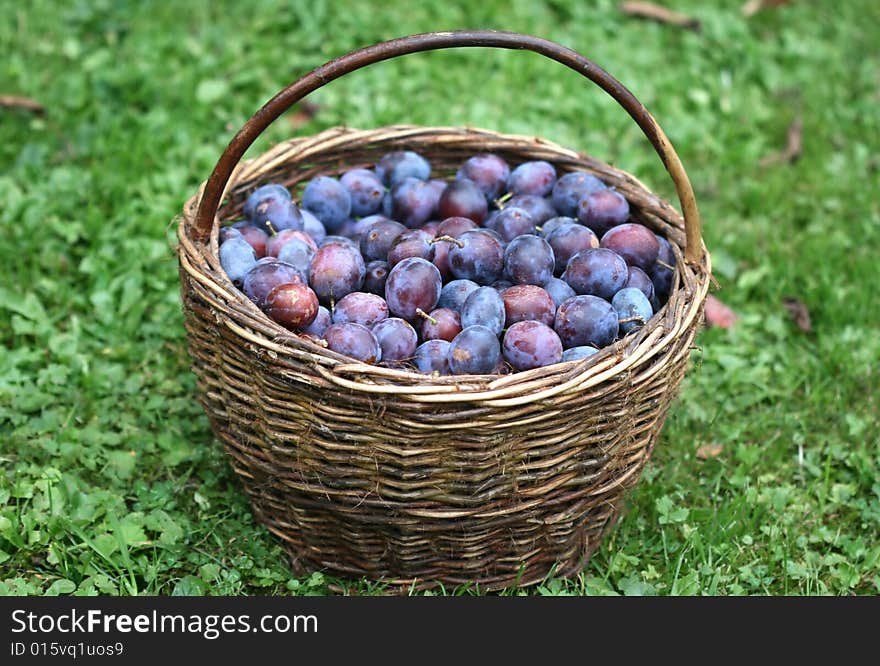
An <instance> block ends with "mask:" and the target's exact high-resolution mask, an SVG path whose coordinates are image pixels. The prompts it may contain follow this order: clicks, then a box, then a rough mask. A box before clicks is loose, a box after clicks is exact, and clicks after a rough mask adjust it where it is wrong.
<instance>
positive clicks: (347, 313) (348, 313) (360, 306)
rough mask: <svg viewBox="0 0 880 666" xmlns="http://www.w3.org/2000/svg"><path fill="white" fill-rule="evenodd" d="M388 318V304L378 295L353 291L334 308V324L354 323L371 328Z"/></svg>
mask: <svg viewBox="0 0 880 666" xmlns="http://www.w3.org/2000/svg"><path fill="white" fill-rule="evenodd" d="M387 316H388V304H387V303H386V302H385V299H384V298H382V297H381V296H377V295H376V294H368V293H366V292H363V291H353V292H351V293H349V294H346V295H345V296H343V297H342V298H340V299H339V301H338V302H337V303H336V305H335V306H334V307H333V323H334V324H344V323H345V322H349V321H353V322H355V323H356V324H363V325H364V326H367V327H371V326H372V325H373V324H375V323H376V322H379V321H381V320H382V319H385V318H386V317H387Z"/></svg>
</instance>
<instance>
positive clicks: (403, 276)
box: [385, 257, 443, 322]
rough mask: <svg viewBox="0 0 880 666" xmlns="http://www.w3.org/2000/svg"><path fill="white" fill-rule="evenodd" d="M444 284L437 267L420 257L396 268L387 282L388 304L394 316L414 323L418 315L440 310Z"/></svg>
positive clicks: (413, 258)
mask: <svg viewBox="0 0 880 666" xmlns="http://www.w3.org/2000/svg"><path fill="white" fill-rule="evenodd" d="M442 286H443V281H442V280H441V278H440V271H439V270H437V267H436V266H435V265H434V264H432V263H431V262H430V261H427V260H426V259H422V258H421V257H409V258H408V259H404V260H403V261H401V262H400V263H399V264H397V265H396V266H394V268H392V269H391V271H390V272H389V273H388V280H387V281H386V282H385V300H386V301H387V303H388V309H389V310H390V312H391V313H392V314H394V315H395V316H397V317H400V318H401V319H406V320H407V321H410V322H412V321H415V320H416V318H417V317H418V311H419V310H421V311H422V312H430V311H431V310H433V309H434V308H435V307H436V306H437V301H438V300H439V298H440V289H441V287H442Z"/></svg>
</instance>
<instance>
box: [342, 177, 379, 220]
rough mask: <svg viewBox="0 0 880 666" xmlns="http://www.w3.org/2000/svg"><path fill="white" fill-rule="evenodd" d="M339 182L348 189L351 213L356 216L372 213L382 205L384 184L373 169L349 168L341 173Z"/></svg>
mask: <svg viewBox="0 0 880 666" xmlns="http://www.w3.org/2000/svg"><path fill="white" fill-rule="evenodd" d="M339 183H340V184H341V185H342V186H343V187H344V188H345V189H346V190H348V195H349V198H350V199H351V214H352V215H356V216H357V217H364V216H366V215H372V214H373V213H375V212H376V211H378V210H379V208H380V207H381V206H382V199H383V197H384V196H385V185H384V184H383V183H382V180H381V179H380V178H379V176H377V175H376V172H375V171H372V170H370V169H351V170H350V171H346V172H345V173H344V174H342V177H341V178H340V179H339Z"/></svg>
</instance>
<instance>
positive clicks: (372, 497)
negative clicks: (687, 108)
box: [178, 32, 710, 592]
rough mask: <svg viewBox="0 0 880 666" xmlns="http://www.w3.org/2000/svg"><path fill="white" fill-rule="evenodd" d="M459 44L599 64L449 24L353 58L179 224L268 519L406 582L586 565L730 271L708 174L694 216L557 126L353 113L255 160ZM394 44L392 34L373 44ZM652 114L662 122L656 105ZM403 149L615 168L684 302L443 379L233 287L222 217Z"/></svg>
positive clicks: (220, 170)
mask: <svg viewBox="0 0 880 666" xmlns="http://www.w3.org/2000/svg"><path fill="white" fill-rule="evenodd" d="M417 39H421V40H422V41H421V42H419V41H413V40H417ZM512 44H516V46H512ZM536 44H537V45H538V46H540V47H541V49H543V50H540V51H539V49H538V48H533V46H534V45H536ZM548 44H549V45H550V46H548ZM389 45H390V46H389ZM453 46H497V47H502V48H527V49H531V50H534V51H539V52H541V53H543V54H544V55H547V52H546V51H547V49H550V48H553V49H559V50H560V51H559V53H562V54H563V55H565V56H566V57H575V56H576V57H577V58H579V59H580V60H585V59H583V58H582V57H581V56H577V54H574V56H571V55H570V54H573V53H574V52H570V51H568V50H567V49H563V48H562V47H559V46H557V45H553V44H552V43H550V42H545V41H544V40H539V39H537V38H533V37H526V36H523V35H513V34H511V33H494V32H468V33H442V34H441V33H434V34H432V35H421V36H416V37H410V38H403V39H400V40H394V41H392V42H386V43H384V44H382V45H377V46H376V47H370V49H365V50H362V51H357V52H354V53H353V54H349V56H346V57H345V58H342V59H337V60H336V61H332V62H331V63H328V65H325V66H324V68H319V69H318V70H315V72H312V73H311V74H310V75H307V76H306V77H303V79H300V80H299V81H298V82H296V83H294V84H293V85H292V86H291V87H289V88H288V89H286V91H285V92H288V91H290V90H291V89H293V93H291V94H289V95H288V96H287V97H283V95H282V94H279V96H277V97H276V98H273V100H272V101H271V102H270V103H269V104H267V106H266V107H264V109H262V110H261V112H260V113H258V114H257V115H255V116H254V119H252V121H251V123H253V124H254V125H251V124H249V125H248V126H246V127H245V130H243V132H240V133H239V135H238V136H237V137H236V140H234V141H233V143H231V144H230V148H229V149H227V152H226V153H224V155H223V157H222V158H221V160H220V163H218V167H217V169H215V172H214V174H212V177H211V179H209V180H208V181H207V183H206V184H205V185H203V186H202V188H200V190H199V193H198V194H197V195H196V196H194V197H193V198H191V199H190V200H189V201H188V202H187V204H186V206H185V209H184V213H183V217H182V220H181V221H180V224H179V227H178V238H179V262H180V277H181V288H182V298H183V311H184V315H185V324H186V330H187V335H188V344H189V353H190V356H191V358H192V361H193V366H192V368H193V371H194V372H195V374H196V376H197V386H198V399H199V401H200V402H201V404H202V405H203V407H204V409H205V411H206V413H207V415H208V418H209V421H210V425H211V428H212V430H213V432H214V434H215V435H216V436H217V438H218V439H219V440H220V441H221V442H222V443H223V446H224V447H225V450H226V452H227V453H228V454H229V459H230V461H231V464H232V467H233V468H234V470H235V472H236V474H237V475H238V476H239V478H240V479H241V480H242V482H243V485H244V488H245V490H246V492H247V494H248V496H249V498H250V501H251V503H252V506H253V509H254V512H255V514H256V516H257V518H258V520H259V521H260V522H261V523H263V524H264V525H266V526H267V527H268V529H269V530H270V531H271V532H272V533H273V534H275V535H277V536H278V537H280V538H281V539H282V540H283V541H284V543H285V545H286V547H287V549H288V551H289V553H290V556H291V559H292V562H293V566H294V568H295V569H296V570H297V571H299V572H302V571H306V572H307V571H314V570H321V571H324V572H326V573H328V574H331V575H334V576H339V577H343V578H354V579H359V578H361V577H365V578H367V579H370V580H373V581H380V582H383V583H386V584H388V585H389V586H391V587H393V588H397V589H398V590H399V591H402V592H403V591H408V590H412V589H423V588H430V587H434V586H437V585H440V584H442V585H444V586H447V587H449V586H459V585H473V586H477V587H478V588H479V589H480V590H486V591H488V590H498V589H502V588H508V587H512V586H516V585H520V586H524V585H531V584H535V583H538V582H540V581H541V580H543V579H544V578H545V577H547V576H548V575H550V574H555V575H559V576H569V575H573V574H576V573H578V572H579V571H581V570H582V569H583V567H584V566H585V565H586V563H587V561H588V559H589V557H590V555H591V553H592V552H593V551H594V550H595V549H596V547H597V546H598V545H599V544H600V542H601V541H602V539H603V537H604V536H605V535H606V534H607V532H608V531H609V529H611V527H612V526H613V524H614V522H615V520H616V518H617V516H618V514H619V511H620V508H621V504H622V501H623V500H624V498H625V494H626V491H627V490H628V489H630V488H632V487H633V486H634V485H635V484H636V483H637V482H638V480H639V478H640V475H641V472H642V469H643V467H644V465H645V463H646V462H647V460H648V459H649V457H650V455H651V452H652V449H653V447H654V445H655V443H656V441H657V438H658V436H659V434H660V431H661V428H662V426H663V423H664V420H665V418H666V415H667V411H668V409H669V406H670V403H671V402H672V401H673V400H674V398H675V396H676V394H677V392H678V389H679V385H680V383H681V380H682V378H683V376H684V374H685V372H686V370H687V367H688V363H689V359H690V353H691V347H692V344H693V340H694V337H695V335H696V334H697V331H698V329H699V327H700V325H701V322H702V314H703V306H704V302H705V298H706V294H707V291H708V288H709V273H710V265H709V256H708V253H706V251H705V247H704V246H703V243H702V240H701V238H700V235H699V226H698V219H688V217H689V215H688V213H689V211H693V212H692V213H691V214H690V216H691V217H692V218H695V211H696V209H695V207H693V205H692V199H693V195H692V192H691V191H690V184H689V183H687V182H686V177H684V182H682V179H681V178H680V177H678V178H676V173H675V170H674V169H671V168H670V173H672V174H673V180H674V181H675V182H676V187H677V188H678V192H679V195H680V199H681V200H682V204H683V208H685V209H686V212H685V219H687V220H688V222H687V223H685V219H683V218H682V217H681V216H680V215H679V214H678V212H677V211H676V210H675V209H674V208H673V207H672V206H671V205H669V204H668V203H667V202H665V201H663V200H662V199H660V198H659V197H657V196H656V195H654V194H652V193H651V192H650V191H649V190H648V189H647V188H646V187H645V186H644V185H642V184H641V183H640V182H639V181H638V180H637V179H636V178H634V177H633V176H631V175H629V174H627V173H625V172H623V171H620V170H618V169H615V168H613V167H611V166H609V165H607V164H604V163H602V162H600V161H598V160H595V159H592V158H590V157H587V156H585V155H583V154H579V153H576V152H573V151H571V150H567V149H565V148H562V147H560V146H557V145H555V144H553V143H550V142H548V141H545V140H542V139H537V138H534V137H524V136H511V135H502V134H498V133H495V132H491V131H487V130H475V129H462V128H445V127H414V126H393V127H385V128H380V129H371V130H355V129H348V128H334V129H331V130H327V131H325V132H322V133H321V134H318V135H316V136H311V137H306V138H297V139H292V140H289V141H286V142H283V143H280V144H278V145H276V146H275V147H273V148H272V149H271V150H269V151H268V152H266V153H264V154H263V155H261V156H259V157H257V158H254V159H251V160H246V161H241V155H243V154H244V150H245V149H246V148H247V146H248V145H250V143H251V142H252V141H253V139H254V138H255V137H256V136H257V135H258V134H259V133H260V132H261V131H262V129H264V128H265V126H267V125H268V124H269V123H270V122H272V121H273V120H274V119H275V118H276V117H277V116H278V115H280V113H281V112H282V111H283V110H284V109H286V108H288V107H289V106H290V104H292V103H293V102H295V101H297V100H298V99H300V98H301V97H302V96H304V95H305V94H307V93H308V92H309V91H310V89H314V87H317V86H319V85H321V84H323V82H325V81H326V80H331V79H332V78H336V77H337V76H341V75H342V74H344V73H346V72H347V71H351V70H352V69H356V68H358V67H361V66H363V65H364V64H369V63H370V62H374V61H377V60H380V59H385V58H387V57H390V56H389V55H388V53H389V52H390V53H391V55H398V54H400V53H409V52H414V51H419V50H429V49H434V48H447V47H453ZM378 48H385V49H391V51H385V52H378V53H379V55H374V56H372V58H373V59H372V60H371V59H370V58H369V57H365V56H364V55H363V54H365V53H366V54H368V55H369V54H370V53H371V52H372V51H371V49H373V50H375V49H378ZM395 49H396V50H395ZM380 56H381V57H380ZM357 57H360V60H358V59H357ZM550 57H554V59H557V60H559V61H560V62H563V60H562V59H561V57H557V56H556V54H554V55H552V56H550ZM346 58H348V61H347V62H346V61H345V59H346ZM340 62H342V63H343V64H342V65H339V63H340ZM586 62H589V61H586ZM565 64H569V63H567V62H566V63H565ZM332 67H336V69H330V70H329V71H328V68H332ZM322 69H323V71H322ZM596 70H597V71H598V72H599V73H600V74H601V75H602V76H608V75H607V74H605V73H604V72H602V70H598V68H596ZM593 74H594V76H599V75H598V74H595V71H594V72H593ZM309 77H315V79H314V80H313V81H311V84H310V83H309V81H310V79H309ZM588 78H591V79H592V80H595V79H594V77H593V76H588ZM608 78H609V79H610V77H608ZM610 80H611V81H613V79H610ZM303 81H305V82H306V83H303ZM315 81H318V83H315ZM309 85H312V87H311V88H309ZM599 85H600V86H601V87H603V88H605V86H604V85H602V82H601V81H600V82H599ZM618 85H619V84H618ZM297 86H299V88H297ZM621 88H622V87H621ZM623 90H624V91H625V89H623ZM606 91H607V88H606ZM616 92H619V91H616ZM627 94H629V93H627ZM616 98H617V97H616ZM279 99H280V100H281V101H277V100H279ZM633 99H634V98H633ZM291 100H293V101H291ZM618 101H620V100H618ZM273 103H275V106H274V107H272V106H271V105H272V104H273ZM638 108H642V107H641V106H640V105H639V107H638ZM266 109H269V110H268V111H266ZM627 110H628V111H630V114H631V115H633V112H632V111H631V110H630V109H627ZM642 110H643V108H642ZM261 113H262V114H263V115H262V116H261V115H260V114H261ZM644 113H645V116H646V118H647V119H648V120H645V119H644V118H642V119H641V120H642V121H643V122H644V123H648V124H650V123H653V122H654V121H653V118H651V117H650V115H648V114H647V112H644ZM640 124H641V122H640ZM658 131H659V128H658ZM243 135H244V136H243ZM659 137H660V138H659V139H657V140H656V141H655V138H657V137H656V136H651V135H650V134H649V138H651V139H652V142H653V143H654V144H655V148H658V145H659V146H661V147H662V148H663V150H664V151H667V152H665V153H663V152H661V157H663V158H664V162H665V163H667V167H669V161H668V160H669V159H670V155H671V156H672V157H674V151H672V149H671V146H669V145H668V142H666V139H665V137H664V136H663V135H662V133H660V135H659ZM236 141H238V143H236ZM402 149H406V150H414V151H416V152H419V153H421V154H422V155H424V156H425V157H426V158H427V159H428V160H429V161H430V162H431V165H432V168H433V172H432V177H452V176H454V174H455V171H456V170H457V168H458V167H459V166H460V165H461V163H462V162H463V161H464V160H465V159H467V158H468V157H470V156H472V155H474V154H477V153H483V152H492V153H496V154H498V155H499V156H501V157H503V158H504V159H505V160H507V161H508V163H509V164H511V166H515V165H517V164H520V163H522V162H525V161H529V160H546V161H548V162H550V163H552V164H553V165H554V166H555V167H556V169H557V171H558V173H559V175H560V176H561V175H562V174H563V173H566V172H569V171H587V172H590V173H592V174H595V175H596V176H598V177H599V178H601V179H602V180H603V181H605V182H606V183H607V184H608V185H610V186H612V187H614V188H616V189H617V190H618V191H619V192H620V193H621V194H623V195H624V196H625V197H626V199H627V200H628V201H629V204H630V207H631V211H632V218H633V219H634V220H635V221H638V222H641V223H642V224H645V225H646V226H648V227H649V228H650V229H652V230H653V231H654V232H656V233H657V234H660V235H662V236H664V237H665V238H667V240H669V242H670V244H671V245H672V248H673V251H674V253H675V255H676V258H677V259H678V261H677V266H676V269H675V276H674V280H673V287H672V290H671V294H670V296H669V299H668V301H667V302H666V304H665V305H664V306H663V307H662V308H661V310H660V311H659V312H658V313H656V314H655V315H654V317H653V318H652V319H651V320H650V321H648V322H647V323H646V325H645V326H643V327H642V328H641V329H639V330H638V331H636V332H633V333H630V334H629V335H627V336H625V337H624V338H622V339H621V340H619V341H618V342H616V343H614V344H612V345H610V346H608V347H606V348H604V349H603V350H601V351H600V353H598V354H596V355H594V356H592V357H590V358H588V359H584V360H581V361H572V362H567V363H559V364H556V365H552V366H548V367H544V368H539V369H535V370H530V371H526V372H518V373H514V374H508V375H502V376H495V375H492V376H454V377H429V376H425V375H421V374H417V373H415V372H409V371H404V370H393V369H388V368H382V367H377V366H372V365H367V364H363V363H358V362H354V361H352V360H351V359H347V358H345V357H343V356H341V355H339V354H336V353H334V352H331V351H329V350H327V349H325V348H324V347H322V346H320V344H317V343H315V342H312V341H310V340H308V339H306V338H301V337H299V336H298V335H296V334H295V333H292V332H290V331H288V330H286V329H284V328H283V327H281V326H279V325H278V324H276V323H274V322H273V321H272V320H270V319H269V318H268V317H267V316H266V315H265V314H263V313H262V312H261V311H260V310H259V309H258V308H257V307H256V306H255V305H254V304H253V303H252V302H251V301H250V300H248V299H247V298H246V297H245V296H244V295H243V294H242V293H241V292H239V291H238V289H237V288H236V287H235V286H233V284H232V282H231V281H230V280H229V278H228V277H227V275H226V273H225V272H224V271H223V270H222V268H221V267H220V262H219V259H218V245H217V243H218V229H219V226H220V225H221V224H222V223H223V222H226V221H229V220H233V219H238V218H239V217H240V214H241V213H240V211H241V206H242V204H243V202H244V200H245V199H246V197H247V195H248V194H249V193H250V192H251V191H253V189H254V188H255V187H257V186H258V185H261V184H265V183H268V182H280V183H284V184H285V185H287V186H288V187H289V188H290V189H291V191H292V192H293V193H294V196H295V197H296V196H297V193H298V192H300V191H301V189H302V187H303V186H304V184H305V182H307V181H308V180H309V179H311V178H313V177H314V176H315V175H318V174H326V175H340V174H342V173H344V172H345V171H347V170H348V169H351V168H355V167H371V166H373V165H375V163H376V162H377V161H378V159H379V158H380V157H381V156H382V155H384V154H385V153H388V152H390V151H393V150H402ZM658 152H660V148H658ZM674 163H675V164H679V163H678V161H677V157H676V158H675V159H674ZM682 173H683V170H682ZM683 193H684V194H683ZM688 193H690V200H689V201H690V204H688V203H687V196H685V195H687V194H688ZM221 201H222V202H223V203H222V206H221V205H220V204H221ZM693 224H696V225H697V227H696V232H695V233H694V229H693V226H692V225H693ZM686 238H687V242H686ZM694 238H696V242H697V245H696V246H695V247H691V248H690V250H691V251H690V252H687V251H686V247H687V246H688V245H690V243H691V242H692V241H693V239H694Z"/></svg>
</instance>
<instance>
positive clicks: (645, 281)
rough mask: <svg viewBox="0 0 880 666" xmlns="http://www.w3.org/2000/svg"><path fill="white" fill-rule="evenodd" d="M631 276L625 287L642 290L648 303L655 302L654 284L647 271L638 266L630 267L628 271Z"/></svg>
mask: <svg viewBox="0 0 880 666" xmlns="http://www.w3.org/2000/svg"><path fill="white" fill-rule="evenodd" d="M627 273H628V274H629V276H628V277H627V279H626V284H625V285H624V287H635V288H636V289H638V290H640V291H641V292H642V293H643V294H644V295H645V297H646V298H647V299H648V301H653V300H654V283H653V282H652V281H651V278H650V277H649V276H648V274H647V273H645V271H643V270H642V269H641V268H639V267H638V266H630V267H629V270H628V271H627Z"/></svg>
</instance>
